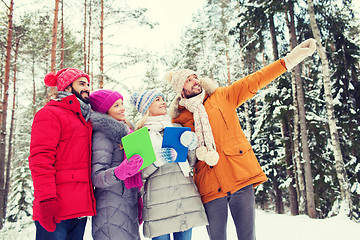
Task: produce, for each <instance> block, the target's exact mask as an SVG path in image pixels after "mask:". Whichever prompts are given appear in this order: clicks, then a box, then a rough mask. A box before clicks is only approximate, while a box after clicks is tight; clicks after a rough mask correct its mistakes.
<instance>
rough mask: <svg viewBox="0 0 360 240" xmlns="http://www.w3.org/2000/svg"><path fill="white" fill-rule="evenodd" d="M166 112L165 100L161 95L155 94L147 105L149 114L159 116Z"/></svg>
mask: <svg viewBox="0 0 360 240" xmlns="http://www.w3.org/2000/svg"><path fill="white" fill-rule="evenodd" d="M165 114H166V102H165V101H164V98H163V97H162V96H157V97H156V98H155V99H154V101H153V102H152V103H151V105H150V107H149V116H160V115H165Z"/></svg>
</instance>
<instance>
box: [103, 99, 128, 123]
mask: <svg viewBox="0 0 360 240" xmlns="http://www.w3.org/2000/svg"><path fill="white" fill-rule="evenodd" d="M107 115H109V116H110V117H112V118H114V119H116V120H118V121H124V120H125V107H124V105H123V100H122V99H121V98H119V99H118V100H116V102H115V103H114V104H113V105H112V106H111V108H110V109H109V111H108V112H107Z"/></svg>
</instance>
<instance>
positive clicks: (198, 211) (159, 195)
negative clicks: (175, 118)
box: [131, 90, 208, 240]
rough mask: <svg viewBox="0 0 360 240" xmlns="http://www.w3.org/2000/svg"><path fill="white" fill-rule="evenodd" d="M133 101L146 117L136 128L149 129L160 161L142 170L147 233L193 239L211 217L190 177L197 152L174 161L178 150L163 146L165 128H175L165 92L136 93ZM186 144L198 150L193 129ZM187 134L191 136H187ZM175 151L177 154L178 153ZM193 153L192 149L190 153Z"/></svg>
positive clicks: (164, 237)
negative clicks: (165, 98) (185, 158)
mask: <svg viewBox="0 0 360 240" xmlns="http://www.w3.org/2000/svg"><path fill="white" fill-rule="evenodd" d="M131 103H132V104H133V105H134V106H135V107H136V109H137V110H138V112H140V113H141V114H142V115H143V117H142V119H141V120H140V121H139V122H138V124H137V126H136V129H138V128H141V127H143V126H146V127H147V128H148V129H149V134H150V138H151V142H152V145H153V148H154V151H155V155H156V161H155V162H154V163H153V164H152V165H150V166H148V167H146V168H144V169H143V170H142V171H141V176H142V178H143V180H145V185H144V194H143V197H144V210H143V218H144V227H143V231H144V236H145V237H148V238H152V239H153V240H157V239H170V234H173V239H174V240H185V239H186V240H188V239H191V235H192V228H193V227H196V226H203V225H207V224H208V221H207V217H206V214H205V210H204V207H203V204H202V202H201V199H200V195H199V193H198V191H197V188H196V186H195V184H194V182H193V180H192V177H191V176H190V169H191V167H192V166H194V165H195V161H196V158H195V154H194V152H192V153H193V154H192V158H190V157H189V155H188V162H181V163H178V162H174V161H175V159H176V151H175V150H174V149H173V148H170V149H169V148H162V147H161V144H162V139H163V130H164V128H165V127H173V126H174V125H172V124H171V121H170V118H169V117H168V116H167V115H166V103H165V101H164V95H163V94H162V93H161V92H158V91H156V90H148V91H145V92H144V93H142V94H133V95H132V97H131ZM183 135H184V137H185V141H184V142H182V141H181V142H182V144H183V145H185V146H187V147H188V148H189V150H190V149H195V147H196V145H197V141H196V138H195V135H194V134H193V132H190V131H186V132H185V133H183V134H182V135H181V136H183ZM186 135H187V136H186ZM174 152H175V154H174ZM189 153H190V152H189Z"/></svg>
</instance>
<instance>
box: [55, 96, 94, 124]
mask: <svg viewBox="0 0 360 240" xmlns="http://www.w3.org/2000/svg"><path fill="white" fill-rule="evenodd" d="M72 94H73V93H71V92H66V91H60V92H58V98H60V99H63V98H65V97H68V96H70V95H72ZM76 98H77V100H78V101H79V103H80V110H81V114H82V115H83V117H84V118H85V121H88V120H89V118H90V113H91V106H90V104H88V103H85V102H83V101H82V100H81V99H79V98H78V97H76Z"/></svg>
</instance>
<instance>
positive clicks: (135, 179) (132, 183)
mask: <svg viewBox="0 0 360 240" xmlns="http://www.w3.org/2000/svg"><path fill="white" fill-rule="evenodd" d="M124 184H125V187H126V188H127V189H130V188H133V187H138V188H139V190H140V189H141V187H142V186H143V182H142V178H141V173H140V172H138V173H136V174H135V175H134V176H132V177H128V178H127V179H125V180H124Z"/></svg>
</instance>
